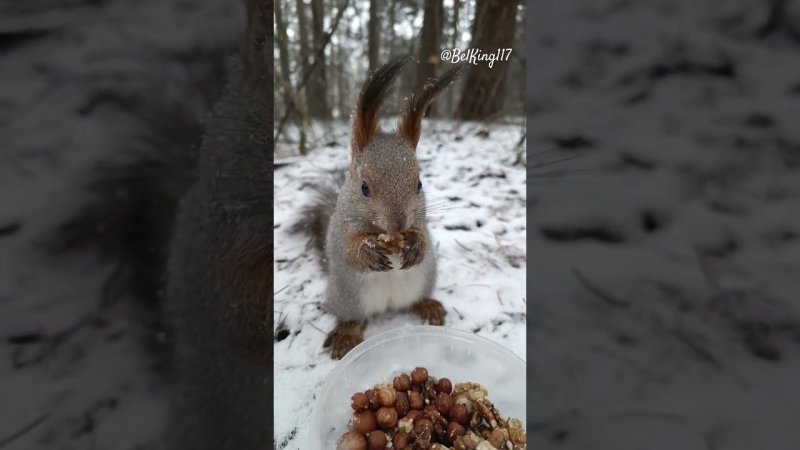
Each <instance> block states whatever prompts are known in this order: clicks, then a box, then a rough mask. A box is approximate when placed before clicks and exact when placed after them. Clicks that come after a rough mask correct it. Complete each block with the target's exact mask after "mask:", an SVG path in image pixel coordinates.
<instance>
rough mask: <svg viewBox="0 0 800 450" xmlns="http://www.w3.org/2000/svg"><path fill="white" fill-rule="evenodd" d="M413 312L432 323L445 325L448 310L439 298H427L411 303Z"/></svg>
mask: <svg viewBox="0 0 800 450" xmlns="http://www.w3.org/2000/svg"><path fill="white" fill-rule="evenodd" d="M411 312H412V313H413V314H414V315H416V316H418V317H420V318H421V319H422V320H424V321H425V322H427V323H428V324H430V325H440V326H441V325H444V316H446V315H447V311H445V310H444V306H442V304H441V303H439V301H438V300H434V299H432V298H426V299H424V300H420V301H418V302H417V303H414V304H413V305H411Z"/></svg>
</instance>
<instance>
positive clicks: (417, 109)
mask: <svg viewBox="0 0 800 450" xmlns="http://www.w3.org/2000/svg"><path fill="white" fill-rule="evenodd" d="M465 68H466V66H465V65H463V64H461V65H458V66H455V67H453V68H452V69H450V70H448V71H447V72H445V73H444V75H442V76H441V77H439V78H438V79H433V78H432V79H430V80H428V82H427V83H425V86H424V87H423V89H422V92H420V93H419V94H418V95H415V96H413V97H411V99H410V100H409V101H408V104H407V105H406V108H405V111H404V112H403V117H402V118H401V119H400V123H399V124H398V126H397V134H398V135H399V136H400V138H401V139H403V140H405V141H406V142H408V143H409V144H411V146H412V147H414V148H417V143H418V142H419V136H420V133H421V132H422V117H423V116H424V115H425V110H427V109H428V106H430V104H431V103H433V101H434V100H435V99H436V97H438V96H439V94H441V93H442V91H444V90H445V89H446V88H447V87H448V86H450V85H451V84H453V82H455V81H456V79H457V78H458V77H459V75H461V72H462V71H463V70H464V69H465Z"/></svg>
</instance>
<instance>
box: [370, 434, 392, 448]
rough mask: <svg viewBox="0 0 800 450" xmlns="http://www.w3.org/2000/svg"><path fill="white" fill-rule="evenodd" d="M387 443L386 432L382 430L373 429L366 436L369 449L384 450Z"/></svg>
mask: <svg viewBox="0 0 800 450" xmlns="http://www.w3.org/2000/svg"><path fill="white" fill-rule="evenodd" d="M388 443H389V441H388V440H387V439H386V433H384V432H383V431H373V432H371V433H370V434H369V436H368V437H367V445H368V447H369V450H386V444H388Z"/></svg>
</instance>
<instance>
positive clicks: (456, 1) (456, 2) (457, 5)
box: [445, 0, 461, 114]
mask: <svg viewBox="0 0 800 450" xmlns="http://www.w3.org/2000/svg"><path fill="white" fill-rule="evenodd" d="M460 9H461V0H453V21H452V22H451V23H452V25H451V28H452V30H453V34H452V36H451V38H452V39H451V42H450V49H451V50H452V49H454V48H456V47H457V46H458V37H459V36H458V13H459V10H460ZM445 95H446V96H447V102H446V104H447V113H448V114H452V112H453V109H455V103H456V90H455V89H448V90H447V92H445Z"/></svg>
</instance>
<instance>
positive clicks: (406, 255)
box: [400, 228, 427, 269]
mask: <svg viewBox="0 0 800 450" xmlns="http://www.w3.org/2000/svg"><path fill="white" fill-rule="evenodd" d="M403 238H404V240H405V245H404V246H403V251H402V252H401V253H400V257H401V258H402V259H403V266H402V267H400V268H401V269H408V268H409V267H412V266H416V265H417V264H419V263H421V262H422V260H423V259H424V258H425V250H427V244H426V242H425V235H424V234H422V231H421V230H419V229H416V228H412V229H410V230H408V231H406V232H405V233H403Z"/></svg>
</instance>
